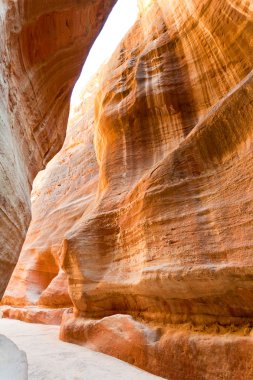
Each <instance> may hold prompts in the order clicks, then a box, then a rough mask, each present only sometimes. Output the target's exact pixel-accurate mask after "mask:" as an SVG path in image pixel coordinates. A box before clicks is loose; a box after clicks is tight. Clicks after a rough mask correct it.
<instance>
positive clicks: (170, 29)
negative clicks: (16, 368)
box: [4, 0, 253, 380]
mask: <svg viewBox="0 0 253 380" xmlns="http://www.w3.org/2000/svg"><path fill="white" fill-rule="evenodd" d="M252 21H253V13H252V8H251V4H250V2H248V1H240V2H238V1H232V0H231V1H229V0H219V1H218V0H217V1H216V0H211V1H210V0H209V1H207V0H206V1H205V0H204V1H203V0H173V1H167V0H166V1H165V0H160V1H155V0H153V1H140V18H139V20H138V21H137V22H136V24H135V25H134V27H133V28H132V29H131V31H130V32H129V34H128V35H127V36H126V38H125V39H124V40H123V41H122V43H121V44H120V46H119V47H118V49H117V50H116V52H115V53H114V55H113V56H112V58H111V60H110V62H109V63H108V64H106V65H105V66H104V67H103V68H102V69H101V72H100V74H99V78H96V79H95V80H94V82H91V83H90V85H89V87H88V89H87V90H86V93H85V95H84V97H86V99H84V100H83V103H82V105H81V106H80V108H79V110H77V114H76V119H75V120H72V121H71V122H70V125H69V130H68V136H67V139H66V141H65V144H64V147H63V149H62V150H61V151H60V152H59V153H58V155H57V156H56V157H55V158H54V159H53V160H52V161H51V162H50V164H49V165H48V167H47V168H46V170H45V171H44V172H43V173H42V174H40V176H39V177H38V179H37V180H36V184H35V186H34V192H33V220H32V223H31V225H30V228H29V232H28V234H27V238H26V241H25V244H24V247H23V250H22V252H21V257H20V260H19V263H18V265H17V267H16V270H15V272H14V275H13V277H12V280H11V282H10V284H9V286H8V288H7V291H6V294H5V298H4V301H5V303H9V304H11V305H14V306H15V305H22V306H25V305H37V306H43V307H45V306H49V307H51V308H52V307H55V308H57V307H59V308H61V307H63V306H64V307H67V306H70V305H71V304H73V306H74V310H73V313H72V312H71V309H70V310H69V311H68V312H66V313H65V314H64V317H63V321H62V327H61V338H62V339H64V340H68V341H71V342H75V343H80V344H87V345H89V346H91V347H93V348H94V349H97V350H99V351H102V352H105V353H108V354H111V355H114V356H117V357H119V358H120V359H123V360H126V361H128V362H131V363H134V364H135V365H138V366H140V367H142V368H145V369H147V370H149V371H151V372H154V373H156V374H159V375H160V376H163V377H168V378H171V379H176V380H182V379H186V380H188V379H189V380H195V379H201V380H202V379H205V380H209V379H210V380H213V379H224V378H227V379H241V380H245V379H246V380H250V379H252V377H253V359H252V358H253V355H252V354H253V341H252V337H251V335H250V334H251V326H252V325H251V324H252V317H253V309H252V301H253V282H252V275H253V270H252V267H253V259H252V254H251V251H252V239H253V234H252V228H253V223H252V211H253V210H252V209H253V201H252V196H253V189H252V184H253V181H252V164H253V159H252V131H253V105H252V104H253V73H252V72H251V70H252V59H253V49H252V38H253V36H252V33H253V24H252ZM97 81H98V83H99V85H98V88H97ZM91 93H92V94H91ZM93 97H94V98H93ZM93 138H94V143H93ZM17 283H18V284H19V287H17ZM67 283H68V286H67ZM28 313H29V311H28ZM217 363H218V364H217Z"/></svg>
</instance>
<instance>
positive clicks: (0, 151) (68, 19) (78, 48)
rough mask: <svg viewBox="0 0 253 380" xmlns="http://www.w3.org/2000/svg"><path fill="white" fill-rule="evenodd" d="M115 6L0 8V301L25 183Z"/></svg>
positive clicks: (68, 2) (24, 3)
mask: <svg viewBox="0 0 253 380" xmlns="http://www.w3.org/2000/svg"><path fill="white" fill-rule="evenodd" d="M115 2H116V0H109V1H106V2H104V1H103V0H95V1H92V2H90V1H81V2H80V1H77V0H75V1H73V0H61V1H58V0H52V1H37V2H34V1H30V0H18V1H16V0H15V1H14V0H6V1H4V2H3V3H2V4H1V9H0V17H1V26H0V35H1V37H0V55H1V76H0V95H1V96H0V98H1V103H0V130H1V133H0V155H1V156H0V163H1V165H0V183H1V186H0V246H1V250H0V299H1V297H2V294H3V291H4V289H5V287H6V285H7V283H8V281H9V278H10V275H11V273H12V271H13V269H14V266H15V264H16V262H17V259H18V255H19V253H20V250H21V247H22V244H23V241H24V238H25V234H26V231H27V228H28V225H29V222H30V190H31V183H32V181H33V179H34V177H35V175H36V174H37V172H38V171H39V170H41V169H42V168H43V167H45V165H46V163H47V162H48V161H49V160H50V159H51V158H52V157H53V156H54V155H55V154H56V152H57V151H58V150H59V149H60V148H61V146H62V143H63V141H64V138H65V130H66V125H67V118H68V112H69V98H70V94H71V91H72V88H73V85H74V83H75V80H76V78H77V76H78V74H79V73H80V70H81V68H82V65H83V62H84V59H85V57H86V56H87V54H88V51H89V48H90V46H91V45H92V43H93V41H94V39H95V37H96V36H97V34H98V32H99V30H100V28H101V26H102V24H103V22H104V20H105V18H106V16H107V15H108V13H109V11H110V9H111V8H112V6H113V5H114V4H115Z"/></svg>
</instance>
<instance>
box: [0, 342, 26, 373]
mask: <svg viewBox="0 0 253 380" xmlns="http://www.w3.org/2000/svg"><path fill="white" fill-rule="evenodd" d="M0 378H1V379H3V380H7V379H8V380H15V379H20V380H28V364H27V358H26V354H25V352H23V351H20V350H19V349H18V347H17V346H16V345H15V344H14V343H13V342H12V341H11V340H10V339H8V338H7V337H6V336H4V335H0Z"/></svg>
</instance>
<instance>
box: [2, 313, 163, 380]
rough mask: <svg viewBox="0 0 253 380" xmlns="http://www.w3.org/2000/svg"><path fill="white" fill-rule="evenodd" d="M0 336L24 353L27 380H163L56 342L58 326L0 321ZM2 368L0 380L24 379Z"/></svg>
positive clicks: (103, 357) (96, 354)
mask: <svg viewBox="0 0 253 380" xmlns="http://www.w3.org/2000/svg"><path fill="white" fill-rule="evenodd" d="M0 334H2V335H4V336H6V337H7V338H9V339H11V340H12V342H14V343H15V344H16V345H17V346H18V348H19V349H20V350H22V351H24V352H25V353H26V355H27V360H28V379H29V380H116V379H117V380H119V379H120V380H155V379H162V378H161V377H157V376H154V375H151V374H149V373H147V372H144V371H141V370H139V369H138V368H136V367H134V366H131V365H128V364H126V363H124V362H122V361H120V360H117V359H115V358H113V357H110V356H107V355H104V354H101V353H98V352H94V351H91V350H89V349H87V348H84V347H80V346H77V345H74V344H70V343H65V342H62V341H60V340H59V339H58V334H59V327H58V326H46V325H40V324H31V323H24V322H20V321H16V320H11V319H0ZM0 344H1V340H0ZM0 351H1V347H0ZM10 355H12V358H14V356H13V354H11V349H10ZM8 359H10V357H9V358H8ZM11 362H12V364H11V365H12V366H14V365H15V363H14V360H11ZM1 363H2V364H1ZM3 365H4V364H3V362H1V361H0V378H1V380H21V378H22V379H23V377H22V376H21V374H20V376H21V378H20V379H19V378H15V375H13V374H11V373H13V372H14V373H15V369H14V368H12V370H13V371H12V372H11V371H9V372H8V371H5V372H3V369H4V368H3ZM1 366H2V369H1ZM1 371H2V375H1ZM4 373H5V375H4ZM8 373H9V375H8ZM6 374H7V375H6ZM3 376H7V377H8V378H3ZM10 376H11V377H10ZM13 376H14V377H13Z"/></svg>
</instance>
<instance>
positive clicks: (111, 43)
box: [71, 0, 138, 106]
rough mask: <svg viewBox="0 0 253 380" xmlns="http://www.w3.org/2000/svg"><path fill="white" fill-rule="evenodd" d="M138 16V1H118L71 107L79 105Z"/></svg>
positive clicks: (96, 43)
mask: <svg viewBox="0 0 253 380" xmlns="http://www.w3.org/2000/svg"><path fill="white" fill-rule="evenodd" d="M137 15H138V7H137V0H118V2H117V3H116V5H115V7H114V8H113V10H112V12H111V14H110V16H109V17H108V19H107V22H106V24H105V25H104V27H103V29H102V31H101V32H100V34H99V36H98V38H97V39H96V41H95V43H94V45H93V46H92V48H91V50H90V53H89V55H88V58H87V60H86V62H85V64H84V66H83V70H82V73H81V75H80V77H79V79H78V81H77V82H76V85H75V87H74V90H73V92H72V97H71V106H74V105H75V104H76V103H78V99H79V94H80V92H81V91H82V89H83V88H84V86H85V84H86V83H87V82H88V81H89V79H90V78H91V77H92V76H93V75H94V74H95V73H96V72H97V70H98V69H99V67H100V65H101V64H102V63H103V62H104V61H106V60H108V59H109V58H110V56H111V55H112V53H113V52H114V50H115V49H116V47H117V46H118V44H119V43H120V41H121V40H122V38H123V37H124V35H125V34H126V33H127V31H128V30H129V29H130V27H131V26H132V25H133V24H134V22H135V21H136V19H137Z"/></svg>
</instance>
